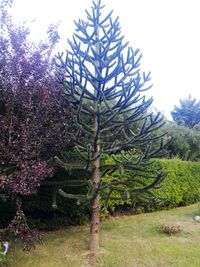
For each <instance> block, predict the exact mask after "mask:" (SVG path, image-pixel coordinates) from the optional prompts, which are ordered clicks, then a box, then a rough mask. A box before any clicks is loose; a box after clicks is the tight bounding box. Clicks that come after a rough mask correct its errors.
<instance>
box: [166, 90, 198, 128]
mask: <svg viewBox="0 0 200 267" xmlns="http://www.w3.org/2000/svg"><path fill="white" fill-rule="evenodd" d="M171 115H172V118H173V120H174V121H175V123H177V124H178V125H183V126H186V127H189V128H193V127H194V126H195V125H196V124H198V123H199V122H200V101H197V100H196V98H192V96H191V95H189V96H188V97H187V98H185V99H180V105H179V106H175V107H174V110H173V111H172V112H171Z"/></svg>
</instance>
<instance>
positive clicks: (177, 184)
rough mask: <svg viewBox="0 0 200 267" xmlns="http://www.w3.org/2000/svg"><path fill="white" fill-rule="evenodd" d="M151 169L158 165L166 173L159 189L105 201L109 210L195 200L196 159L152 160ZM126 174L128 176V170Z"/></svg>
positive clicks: (199, 185) (199, 171)
mask: <svg viewBox="0 0 200 267" xmlns="http://www.w3.org/2000/svg"><path fill="white" fill-rule="evenodd" d="M152 168H153V169H159V168H161V169H162V170H163V171H164V172H166V173H167V174H168V175H167V177H166V178H165V180H164V181H163V183H162V184H161V186H160V188H159V189H153V190H151V192H152V193H153V195H154V197H150V196H149V195H148V194H147V193H146V194H143V195H139V196H137V197H135V198H134V199H131V200H130V199H129V200H125V201H123V200H121V201H119V200H118V201H115V200H111V201H109V202H108V209H109V211H111V212H114V211H116V210H118V209H119V208H120V209H123V207H124V210H127V209H128V210H131V211H132V212H134V213H141V212H149V211H156V210H161V209H170V208H173V207H178V206H185V205H190V204H193V203H195V202H197V201H198V198H199V190H200V162H189V161H181V160H178V159H171V160H168V159H156V160H155V164H154V165H153V167H152ZM126 175H131V172H129V173H128V174H126ZM108 179H111V177H109V178H108ZM103 203H104V201H103Z"/></svg>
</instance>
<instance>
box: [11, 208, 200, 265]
mask: <svg viewBox="0 0 200 267" xmlns="http://www.w3.org/2000/svg"><path fill="white" fill-rule="evenodd" d="M197 214H198V205H192V206H188V207H182V208H177V209H172V210H169V211H160V212H154V213H149V214H141V215H135V216H123V217H117V218H111V219H109V220H108V221H106V222H103V223H102V227H101V252H100V253H99V255H98V256H97V257H96V258H95V257H93V256H92V255H90V254H88V253H87V242H88V231H89V230H88V225H85V226H81V227H80V226H78V227H71V228H68V229H65V230H59V231H56V232H52V233H47V234H45V242H44V244H43V245H38V246H37V247H36V249H34V250H32V251H31V252H23V251H22V250H20V249H19V248H18V247H13V248H12V250H11V252H10V254H9V266H10V267H87V266H95V267H139V266H140V267H143V266H148V267H155V266H157V267H168V266H170V267H179V266H180V267H199V266H200V223H197V222H195V221H194V219H193V218H194V216H195V215H197ZM163 223H164V224H169V225H180V226H181V228H182V229H183V231H182V232H181V233H179V234H176V235H172V236H167V235H165V234H162V233H160V232H159V228H160V226H161V225H162V224H163Z"/></svg>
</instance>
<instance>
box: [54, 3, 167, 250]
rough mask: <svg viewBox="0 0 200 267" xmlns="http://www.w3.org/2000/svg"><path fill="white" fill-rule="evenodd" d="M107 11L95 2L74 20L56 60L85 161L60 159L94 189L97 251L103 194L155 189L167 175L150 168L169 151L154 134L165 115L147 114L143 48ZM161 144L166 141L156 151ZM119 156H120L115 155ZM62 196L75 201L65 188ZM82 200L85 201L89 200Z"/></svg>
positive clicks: (93, 231)
mask: <svg viewBox="0 0 200 267" xmlns="http://www.w3.org/2000/svg"><path fill="white" fill-rule="evenodd" d="M103 8H104V6H103V5H102V4H101V1H97V3H95V2H93V6H92V9H91V12H88V11H87V10H86V14H87V21H83V20H79V21H78V22H75V24H76V32H75V33H74V35H73V37H72V40H69V41H68V43H69V46H68V49H67V52H66V55H65V57H64V54H63V53H62V54H59V55H58V56H57V66H58V69H59V79H60V82H61V83H62V84H63V86H64V95H65V97H66V99H67V101H69V102H70V104H71V107H72V108H73V109H74V110H75V112H76V125H77V133H76V135H75V136H74V139H75V142H76V150H77V152H78V153H79V154H80V158H81V159H82V160H81V163H79V164H78V165H77V164H76V163H75V162H74V163H73V164H72V163H69V162H68V160H63V159H57V161H58V163H59V164H60V165H61V166H63V167H64V168H65V169H66V170H69V169H73V168H74V169H80V170H84V171H85V173H86V179H85V186H87V187H88V188H89V190H88V193H87V195H86V196H85V200H86V199H87V200H90V201H91V213H92V215H91V216H92V218H91V240H90V249H92V250H96V249H98V244H97V243H98V232H99V206H100V205H99V191H100V190H103V189H104V190H107V192H108V196H109V197H112V193H113V192H115V191H117V192H119V193H120V194H121V196H122V197H124V195H126V196H128V195H129V196H131V195H132V194H135V193H138V192H143V191H145V190H148V189H150V188H152V187H156V186H157V185H158V184H160V182H161V181H162V180H163V178H164V177H165V174H164V173H162V172H151V170H150V165H151V164H152V162H151V163H150V162H149V160H150V159H151V158H155V157H159V156H161V155H162V150H163V149H164V148H165V145H164V144H163V142H162V136H157V137H154V138H153V137H152V136H151V134H152V132H154V131H155V130H156V129H158V128H159V127H161V126H162V124H163V118H162V116H161V115H160V113H158V114H157V115H153V114H151V113H150V114H149V113H148V112H147V110H148V107H149V106H150V105H151V104H152V98H149V99H147V98H146V97H145V95H144V92H145V91H147V90H149V89H150V88H151V86H152V85H151V84H150V83H149V81H150V73H148V74H146V73H141V72H140V69H139V67H140V61H141V57H142V55H141V54H140V51H139V49H132V48H131V47H128V43H124V37H123V36H121V32H120V25H119V19H118V17H117V18H116V19H114V20H113V18H112V11H111V12H110V13H109V14H108V15H106V16H103V14H102V10H103ZM139 122H140V123H139ZM137 125H142V126H141V127H140V128H138V127H137ZM156 140H161V141H160V143H159V146H156V148H155V149H153V146H152V143H153V142H154V141H156ZM119 153H121V157H117V156H115V155H117V154H119ZM104 154H109V155H113V159H114V160H115V163H114V164H102V163H101V160H100V159H101V157H102V155H104ZM123 169H127V170H132V171H135V174H134V175H133V177H131V178H129V179H126V180H123V179H121V176H120V175H119V176H118V178H116V179H114V180H113V181H110V182H109V184H108V183H104V179H103V177H104V176H105V175H106V174H108V173H110V172H118V173H120V172H121V173H122V172H123ZM119 171H120V172H119ZM81 182H82V181H81ZM71 183H73V181H71ZM58 192H59V193H60V194H61V195H63V196H65V197H68V196H69V197H72V196H71V195H69V194H67V193H66V192H64V191H63V190H62V189H60V190H58ZM74 197H75V198H77V196H74ZM79 199H80V200H82V201H83V199H84V196H79Z"/></svg>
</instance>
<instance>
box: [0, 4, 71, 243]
mask: <svg viewBox="0 0 200 267" xmlns="http://www.w3.org/2000/svg"><path fill="white" fill-rule="evenodd" d="M11 4H12V2H11V1H1V3H0V50H1V54H0V140H1V142H0V194H1V195H4V196H7V197H9V198H12V199H17V214H16V217H15V218H14V220H13V221H12V224H11V225H10V226H9V229H10V230H11V231H12V232H14V234H16V235H17V236H20V238H22V239H21V240H22V241H24V240H25V239H24V238H25V237H28V238H29V241H30V242H31V241H32V236H31V235H30V233H31V231H30V229H29V228H28V225H27V223H26V219H25V216H24V214H23V211H22V210H21V201H20V196H22V195H30V194H34V193H36V191H37V189H38V187H39V186H40V184H41V182H42V181H43V180H44V179H45V178H46V177H50V176H52V175H53V166H52V164H51V163H50V159H52V158H53V156H54V155H56V154H57V153H59V151H60V150H61V149H63V148H65V147H66V145H67V144H68V139H67V138H66V129H67V127H68V124H69V123H70V119H69V116H70V112H69V108H68V106H66V104H64V103H63V101H62V97H61V87H60V86H59V85H58V84H57V83H56V81H55V76H54V70H53V68H52V65H53V64H52V62H51V53H52V50H53V49H54V47H55V44H56V42H57V40H58V36H57V32H56V29H55V28H54V27H53V25H52V26H51V27H50V28H49V37H50V39H49V40H47V41H43V42H40V43H39V44H38V45H36V44H34V43H31V42H30V41H28V40H27V38H28V35H29V29H28V28H27V27H26V25H21V26H15V25H13V23H12V19H11V16H10V14H9V12H8V6H9V5H10V6H11ZM1 216H3V215H1ZM27 244H28V243H27ZM30 244H31V243H29V244H28V247H29V245H30Z"/></svg>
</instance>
